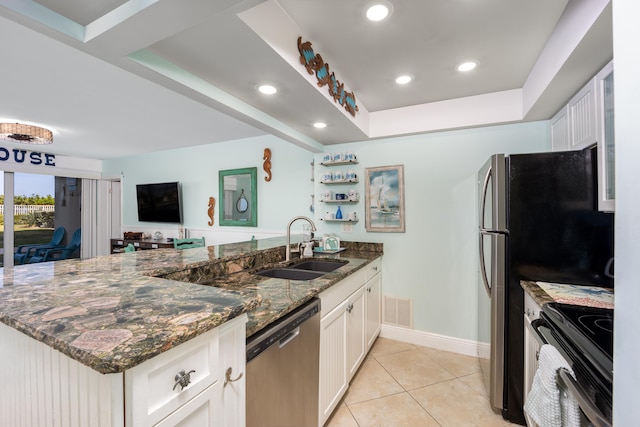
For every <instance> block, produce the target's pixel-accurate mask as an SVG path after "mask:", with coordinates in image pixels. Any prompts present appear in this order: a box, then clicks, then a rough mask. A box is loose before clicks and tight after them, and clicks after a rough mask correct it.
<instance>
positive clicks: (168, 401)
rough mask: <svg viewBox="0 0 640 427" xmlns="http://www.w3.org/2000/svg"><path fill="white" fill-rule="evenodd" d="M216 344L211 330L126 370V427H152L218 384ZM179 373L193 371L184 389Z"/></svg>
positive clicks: (213, 331)
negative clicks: (179, 382) (129, 426)
mask: <svg viewBox="0 0 640 427" xmlns="http://www.w3.org/2000/svg"><path fill="white" fill-rule="evenodd" d="M218 344H219V342H218V330H217V329H214V330H212V331H209V332H207V333H205V334H203V335H201V336H199V337H196V338H194V339H192V340H190V341H188V342H186V343H183V344H181V345H179V346H177V347H175V348H173V349H171V350H168V351H167V352H165V353H162V354H160V355H158V356H156V357H154V358H152V359H149V360H147V361H146V362H144V363H142V364H140V365H138V366H136V367H134V368H132V369H130V370H128V371H126V372H125V398H126V401H127V404H126V418H127V425H135V426H138V425H140V426H152V425H154V424H156V423H157V422H159V421H160V420H162V419H163V418H164V417H166V416H167V415H169V414H170V413H172V412H173V411H175V410H176V409H178V408H179V407H181V406H182V405H184V404H185V403H187V402H188V401H189V400H191V399H192V398H194V397H195V396H196V395H198V394H199V393H201V392H202V391H203V390H205V389H206V388H207V387H209V386H211V385H212V384H214V383H215V382H217V381H219V378H218V377H217V376H218V373H219V372H218V371H219V369H218V357H219V356H218V353H219V352H218ZM181 371H184V372H185V373H189V372H190V371H195V372H191V374H190V380H191V382H190V384H189V385H187V386H186V387H185V388H184V389H182V387H181V386H180V384H177V385H176V375H177V374H179V373H180V372H181Z"/></svg>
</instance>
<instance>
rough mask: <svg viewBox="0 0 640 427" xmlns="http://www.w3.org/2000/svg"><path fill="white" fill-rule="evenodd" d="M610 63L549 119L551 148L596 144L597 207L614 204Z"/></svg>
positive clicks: (609, 210) (608, 209) (607, 207)
mask: <svg viewBox="0 0 640 427" xmlns="http://www.w3.org/2000/svg"><path fill="white" fill-rule="evenodd" d="M613 114H614V112H613V62H610V63H609V64H607V66H605V67H604V68H603V69H602V70H601V71H600V72H599V73H598V74H597V75H596V76H595V77H593V78H592V79H591V80H589V82H588V83H587V84H586V85H585V86H584V87H583V88H582V89H580V91H578V93H576V94H575V95H574V96H573V98H571V100H570V101H569V103H568V104H567V105H566V106H565V107H563V108H562V109H561V110H560V111H558V113H557V114H556V115H555V116H554V117H553V118H552V119H551V126H550V128H551V149H552V150H553V151H567V150H582V149H584V148H587V147H590V146H592V145H594V144H597V146H598V209H599V210H601V211H608V212H612V211H613V210H614V206H615V181H614V161H615V159H614V146H615V138H614V130H613Z"/></svg>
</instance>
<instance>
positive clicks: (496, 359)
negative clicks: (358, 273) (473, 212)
mask: <svg viewBox="0 0 640 427" xmlns="http://www.w3.org/2000/svg"><path fill="white" fill-rule="evenodd" d="M479 240H480V248H479V249H480V270H481V271H480V281H481V282H482V283H483V288H485V290H487V292H486V293H485V292H482V291H480V292H479V294H480V297H479V305H480V307H479V310H478V315H479V319H478V320H479V322H480V323H482V322H488V323H489V325H490V359H489V369H488V371H489V372H483V377H484V378H485V381H486V382H487V383H488V384H486V385H487V390H488V392H489V401H490V402H491V406H492V407H493V408H495V409H497V410H500V411H501V410H502V409H503V391H504V331H505V329H504V327H505V278H506V275H505V273H506V265H505V262H506V245H507V236H506V235H504V234H501V233H492V232H481V233H480V236H479ZM487 299H488V300H489V301H487ZM483 306H484V307H487V306H488V307H489V313H483V311H486V310H483V309H482V307H483ZM479 326H480V325H479ZM485 326H486V325H485ZM485 370H486V368H485Z"/></svg>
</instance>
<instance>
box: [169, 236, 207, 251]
mask: <svg viewBox="0 0 640 427" xmlns="http://www.w3.org/2000/svg"><path fill="white" fill-rule="evenodd" d="M173 247H174V248H176V249H187V248H203V247H204V237H191V238H188V239H173Z"/></svg>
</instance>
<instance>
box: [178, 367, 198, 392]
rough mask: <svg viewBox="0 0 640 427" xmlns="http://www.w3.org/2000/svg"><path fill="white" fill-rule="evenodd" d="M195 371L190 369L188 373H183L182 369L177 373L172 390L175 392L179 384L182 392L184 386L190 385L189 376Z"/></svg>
mask: <svg viewBox="0 0 640 427" xmlns="http://www.w3.org/2000/svg"><path fill="white" fill-rule="evenodd" d="M194 372H195V371H194V370H193V369H192V370H190V371H189V372H186V373H185V372H184V369H183V370H181V371H180V372H178V373H177V374H176V376H175V380H176V383H175V384H174V385H173V389H174V390H175V389H176V387H177V386H178V384H180V391H182V390H184V388H185V387H186V386H188V385H189V384H191V374H193V373H194Z"/></svg>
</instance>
